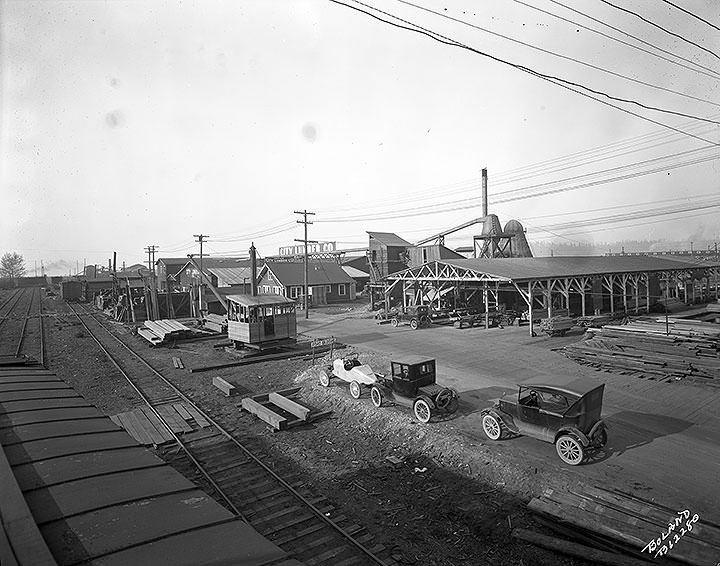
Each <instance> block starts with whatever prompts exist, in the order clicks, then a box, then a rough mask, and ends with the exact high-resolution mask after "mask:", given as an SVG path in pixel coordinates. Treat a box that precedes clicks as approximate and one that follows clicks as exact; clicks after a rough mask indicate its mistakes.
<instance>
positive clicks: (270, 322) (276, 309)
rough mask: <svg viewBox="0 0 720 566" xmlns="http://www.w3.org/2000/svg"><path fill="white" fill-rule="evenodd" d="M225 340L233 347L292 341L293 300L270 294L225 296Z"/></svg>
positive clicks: (295, 320) (293, 324)
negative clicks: (226, 322) (226, 332)
mask: <svg viewBox="0 0 720 566" xmlns="http://www.w3.org/2000/svg"><path fill="white" fill-rule="evenodd" d="M226 299H227V309H228V312H227V319H228V338H229V339H230V340H232V341H233V342H234V343H235V346H236V347H239V346H250V347H257V348H261V347H263V346H265V345H268V344H273V345H276V344H277V343H279V342H294V341H295V338H296V336H297V319H296V315H295V301H293V300H291V299H288V298H286V297H283V296H281V295H276V294H272V293H265V294H259V295H245V294H243V295H228V296H227V297H226Z"/></svg>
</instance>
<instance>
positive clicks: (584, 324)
mask: <svg viewBox="0 0 720 566" xmlns="http://www.w3.org/2000/svg"><path fill="white" fill-rule="evenodd" d="M611 320H612V317H611V316H610V315H609V314H593V315H588V316H581V317H580V318H578V319H577V325H578V326H580V327H581V328H600V327H601V326H605V325H606V324H610V321H611Z"/></svg>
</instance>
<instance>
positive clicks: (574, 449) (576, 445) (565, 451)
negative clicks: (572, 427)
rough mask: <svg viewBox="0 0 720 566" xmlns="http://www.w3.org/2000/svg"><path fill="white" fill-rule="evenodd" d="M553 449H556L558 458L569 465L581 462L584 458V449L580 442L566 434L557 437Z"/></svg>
mask: <svg viewBox="0 0 720 566" xmlns="http://www.w3.org/2000/svg"><path fill="white" fill-rule="evenodd" d="M555 450H557V453H558V456H560V459H561V460H562V461H563V462H565V463H566V464H570V465H571V466H577V465H578V464H581V463H582V461H583V459H584V458H585V450H584V449H583V447H582V444H580V441H579V440H578V439H577V438H575V437H574V436H570V435H568V434H565V435H563V436H561V437H560V438H558V439H557V442H555Z"/></svg>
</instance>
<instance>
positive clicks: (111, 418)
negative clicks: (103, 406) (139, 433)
mask: <svg viewBox="0 0 720 566" xmlns="http://www.w3.org/2000/svg"><path fill="white" fill-rule="evenodd" d="M110 420H111V421H112V422H114V423H115V424H116V425H118V426H122V425H121V424H120V420H119V419H118V418H117V415H110Z"/></svg>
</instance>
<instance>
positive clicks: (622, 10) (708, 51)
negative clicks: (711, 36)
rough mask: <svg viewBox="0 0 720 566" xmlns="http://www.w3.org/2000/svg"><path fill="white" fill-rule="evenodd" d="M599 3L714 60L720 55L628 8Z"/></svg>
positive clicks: (607, 0)
mask: <svg viewBox="0 0 720 566" xmlns="http://www.w3.org/2000/svg"><path fill="white" fill-rule="evenodd" d="M600 2H602V3H603V4H607V5H608V6H612V7H613V8H615V9H616V10H620V11H621V12H625V13H626V14H631V15H633V16H635V17H636V18H639V19H641V20H642V21H643V22H645V23H646V24H649V25H651V26H653V27H655V28H657V29H659V30H662V31H664V32H665V33H667V34H668V35H672V36H673V37H676V38H678V39H680V40H682V41H685V42H686V43H688V44H690V45H694V46H695V47H697V48H698V49H701V50H702V51H705V52H707V53H709V54H710V55H712V56H713V57H715V58H717V59H720V55H718V54H717V53H715V52H714V51H712V50H710V49H708V48H707V47H703V46H702V45H700V44H699V43H695V42H694V41H692V40H690V39H688V38H687V37H685V36H683V35H680V34H679V33H675V32H673V31H670V30H669V29H667V28H665V27H663V26H661V25H660V24H656V23H655V22H653V21H651V20H649V19H648V18H646V17H645V16H643V15H641V14H638V13H637V12H633V11H632V10H630V9H628V8H624V7H622V6H618V5H617V4H613V3H612V2H610V1H609V0H600Z"/></svg>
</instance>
